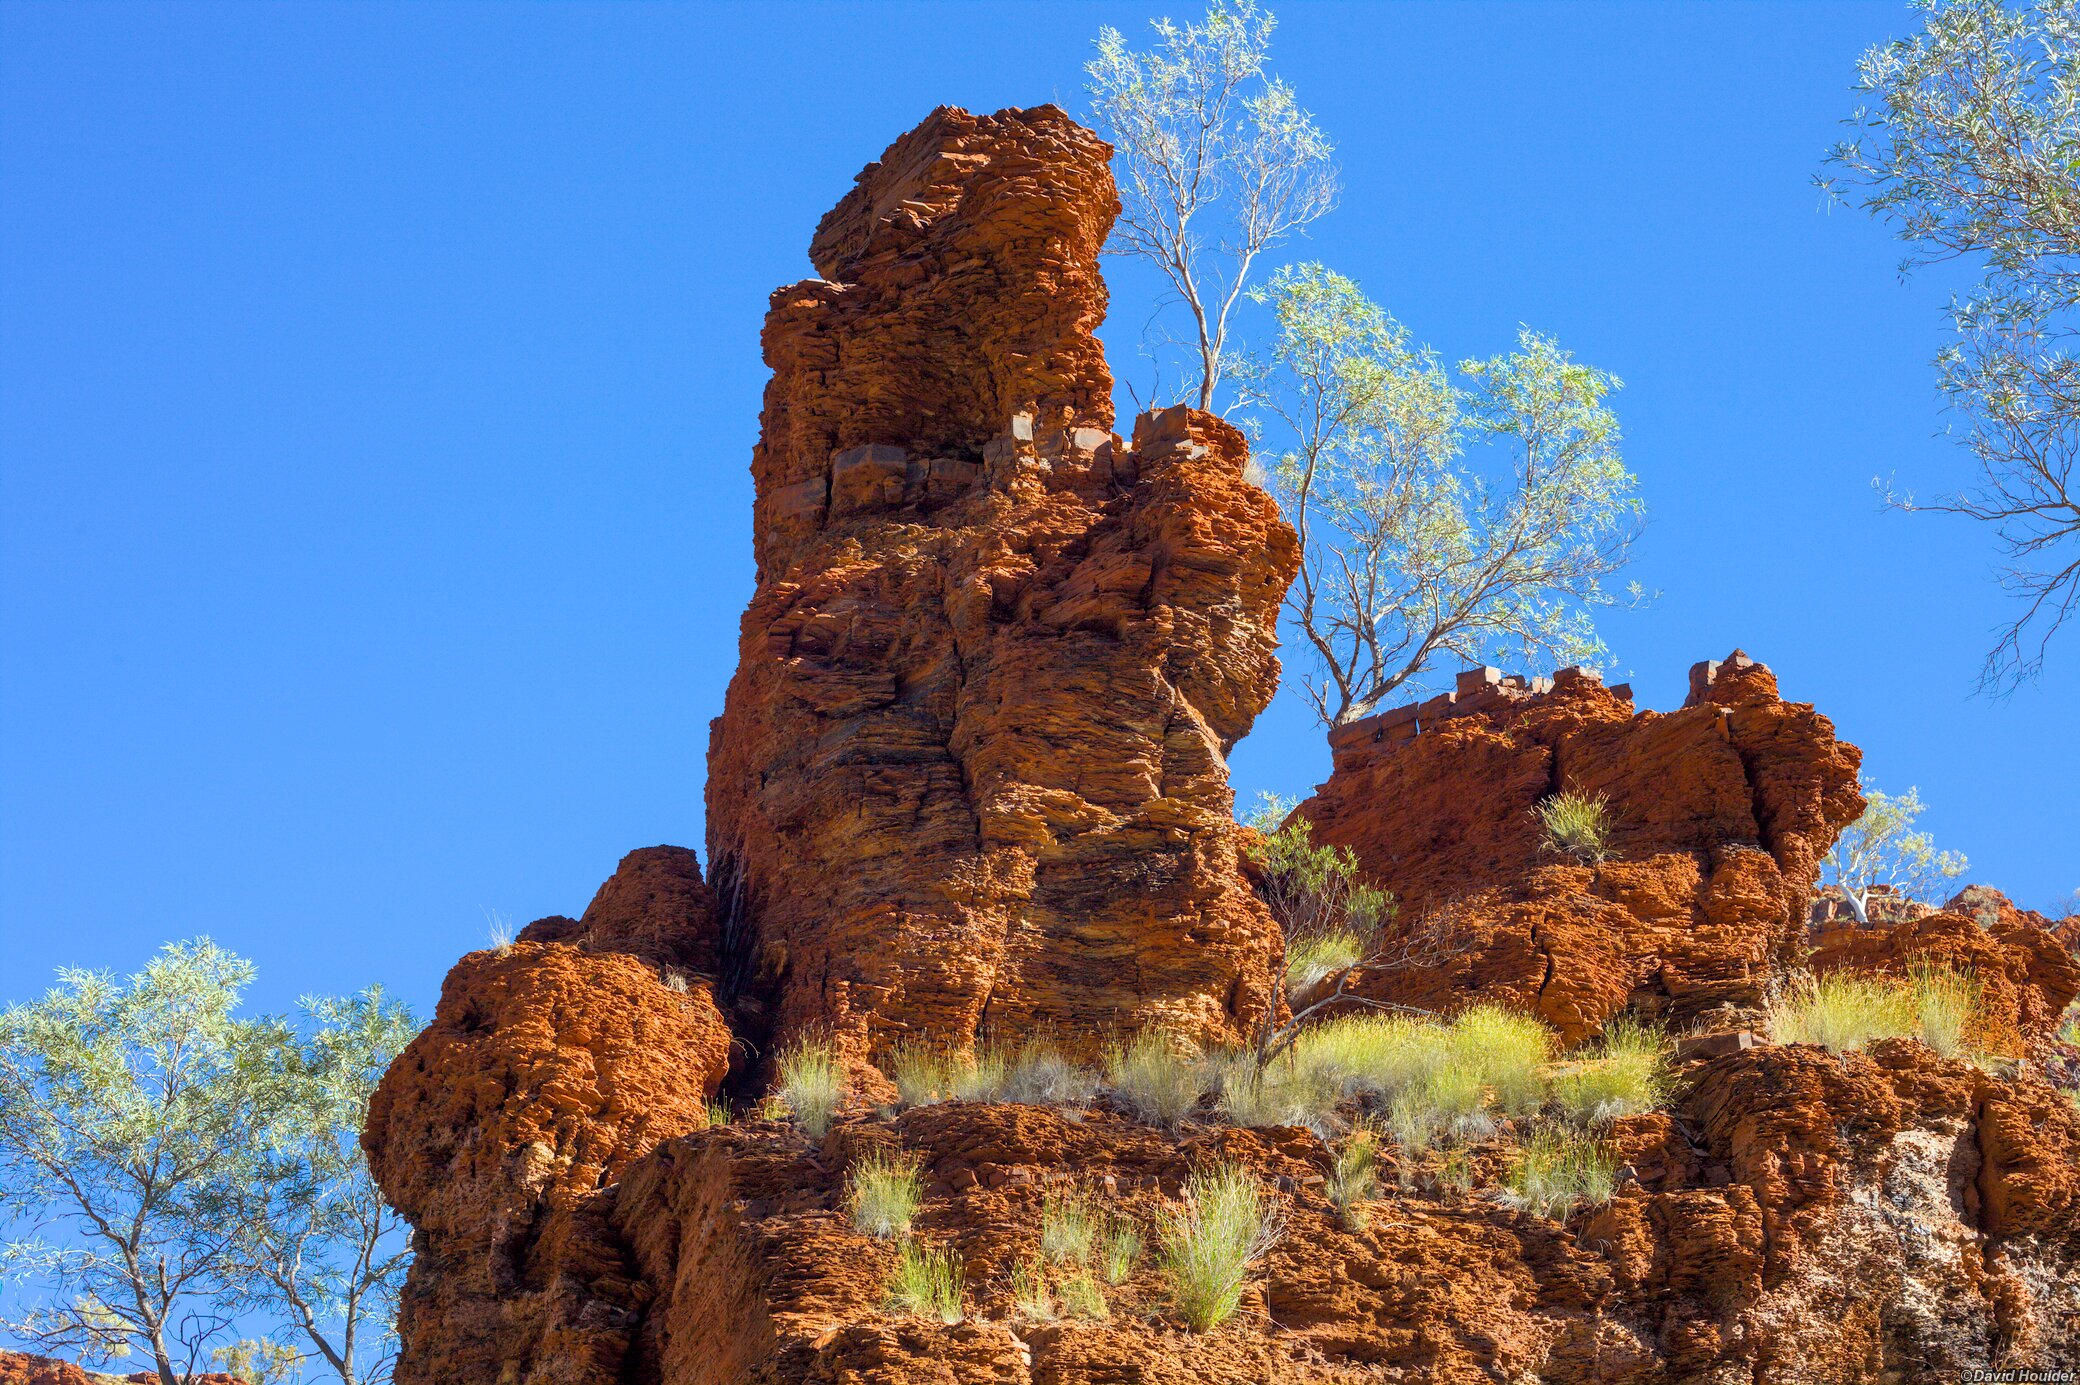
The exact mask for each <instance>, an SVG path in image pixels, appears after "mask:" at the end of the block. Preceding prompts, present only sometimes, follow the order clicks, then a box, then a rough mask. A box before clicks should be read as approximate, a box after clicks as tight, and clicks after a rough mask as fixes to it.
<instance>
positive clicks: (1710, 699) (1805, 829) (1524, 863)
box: [1298, 651, 1863, 1041]
mask: <svg viewBox="0 0 2080 1385" xmlns="http://www.w3.org/2000/svg"><path fill="white" fill-rule="evenodd" d="M1331 745H1332V747H1333V749H1334V751H1335V770H1334V773H1333V774H1332V775H1331V776H1330V778H1329V780H1328V782H1327V783H1325V784H1323V785H1322V786H1321V788H1320V789H1319V790H1317V792H1316V794H1315V796H1314V797H1313V798H1311V799H1309V800H1308V801H1307V802H1305V803H1303V804H1301V805H1300V808H1299V809H1298V811H1299V812H1300V813H1301V814H1303V815H1304V816H1306V817H1307V818H1308V819H1310V820H1311V821H1312V822H1313V823H1314V827H1315V833H1316V837H1317V839H1318V840H1321V841H1323V842H1327V843H1330V844H1333V845H1339V846H1347V847H1350V848H1351V849H1352V850H1353V851H1354V852H1356V854H1357V857H1358V861H1359V863H1360V865H1361V867H1362V868H1363V869H1364V871H1365V872H1366V873H1367V874H1368V875H1369V876H1370V877H1372V878H1373V879H1374V880H1375V881H1376V882H1377V883H1378V884H1380V885H1382V886H1383V887H1385V888H1387V889H1389V890H1391V891H1392V892H1393V894H1394V896H1395V898H1396V900H1397V901H1398V903H1399V908H1400V915H1399V918H1400V921H1401V923H1402V925H1403V926H1421V927H1445V928H1447V929H1448V931H1449V932H1450V934H1451V936H1453V937H1454V938H1456V939H1458V940H1459V941H1458V944H1457V946H1458V951H1457V952H1456V955H1454V956H1452V957H1451V958H1450V959H1448V960H1447V961H1446V962H1445V963H1444V964H1443V965H1441V966H1437V967H1434V968H1431V967H1425V968H1410V969H1404V970H1399V971H1392V972H1381V973H1376V974H1373V975H1370V976H1368V977H1367V978H1366V979H1365V981H1364V982H1363V983H1362V985H1360V986H1358V987H1354V989H1356V990H1358V991H1359V992H1360V993H1361V994H1365V995H1368V996H1371V997H1373V998H1376V999H1388V1000H1396V1001H1400V1002H1402V1003H1405V1004H1413V1005H1419V1006H1425V1007H1430V1008H1439V1009H1451V1008H1454V1007H1456V1006H1458V1005H1461V1004H1463V1003H1465V1002H1466V1001H1468V1000H1470V999H1472V998H1474V997H1478V998H1480V999H1483V1000H1495V1001H1501V1002H1503V1003H1505V1004H1515V1005H1519V1006H1522V1007H1524V1008H1527V1009H1530V1010H1533V1011H1534V1012H1536V1013H1537V1014H1539V1015H1540V1016H1542V1017H1543V1018H1545V1019H1546V1020H1547V1021H1548V1022H1549V1023H1551V1024H1552V1025H1553V1027H1554V1028H1555V1029H1557V1030H1559V1031H1560V1033H1561V1035H1562V1036H1563V1037H1564V1038H1566V1039H1567V1040H1569V1041H1573V1040H1577V1039H1580V1038H1583V1037H1585V1036H1588V1035H1591V1034H1593V1033H1595V1032H1596V1031H1597V1030H1598V1029H1599V1028H1600V1027H1601V1026H1602V1025H1603V1023H1604V1022H1605V1021H1606V1020H1608V1019H1610V1018H1611V1017H1612V1016H1613V1015H1615V1014H1616V1013H1617V1012H1618V1011H1619V1010H1621V1009H1624V1008H1626V1007H1627V1006H1632V1007H1636V1008H1638V1009H1639V1010H1641V1011H1643V1012H1645V1013H1646V1014H1648V1015H1650V1016H1652V1017H1655V1018H1659V1019H1662V1020H1665V1021H1666V1022H1668V1023H1670V1024H1672V1025H1675V1026H1679V1027H1682V1026H1688V1025H1691V1024H1693V1023H1696V1022H1699V1021H1701V1020H1704V1019H1706V1018H1707V1017H1710V1016H1714V1015H1717V1016H1724V1017H1726V1018H1727V1019H1728V1020H1732V1019H1735V1018H1740V1017H1743V1016H1747V1015H1751V1014H1752V1013H1753V1012H1754V1011H1755V1010H1757V1009H1759V1008H1760V1007H1761V1006H1762V1005H1763V1004H1764V1002H1765V1001H1766V999H1767V995H1768V992H1769V988H1770V986H1771V984H1772V982H1773V978H1775V977H1776V976H1777V974H1778V973H1779V972H1780V970H1781V969H1782V968H1784V967H1785V966H1787V965H1788V964H1789V963H1790V962H1791V960H1792V959H1793V958H1794V956H1795V955H1796V954H1797V953H1798V952H1799V951H1800V950H1801V948H1802V944H1803V942H1804V934H1805V919H1806V911H1807V901H1808V899H1809V898H1810V896H1811V895H1812V891H1813V882H1814V880H1815V878H1816V876H1817V875H1818V870H1819V862H1820V858H1821V857H1822V856H1823V855H1824V854H1825V853H1826V851H1827V849H1828V847H1829V846H1831V845H1832V844H1833V841H1834V838H1835V836H1836V835H1837V834H1838V833H1839V832H1840V831H1841V829H1842V828H1843V827H1844V826H1845V825H1846V824H1847V823H1849V822H1850V821H1852V820H1853V819H1854V818H1855V817H1856V815H1857V814H1858V813H1859V812H1861V811H1862V806H1863V800H1862V798H1861V796H1860V795H1859V794H1858V793H1857V792H1856V769H1857V765H1858V762H1859V760H1860V755H1859V753H1858V751H1857V750H1856V748H1855V747H1854V746H1851V745H1847V744H1845V743H1843V742H1841V741H1838V740H1836V739H1835V735H1834V727H1833V725H1832V723H1830V722H1829V721H1828V720H1827V718H1825V717H1823V716H1821V715H1819V714H1818V713H1816V712H1815V711H1814V710H1813V709H1812V708H1811V707H1810V706H1807V705H1803V704H1797V703H1788V702H1784V701H1781V700H1780V699H1779V698H1778V697H1777V690H1776V680H1775V679H1774V678H1773V677H1772V676H1771V675H1770V672H1769V670H1768V669H1767V668H1764V667H1763V666H1762V665H1760V664H1757V663H1755V662H1753V661H1752V660H1749V659H1747V658H1746V657H1745V656H1744V655H1741V654H1740V653H1738V651H1736V653H1735V654H1734V655H1733V657H1732V658H1731V659H1729V660H1728V661H1726V662H1725V663H1724V664H1709V665H1700V666H1699V667H1698V669H1697V670H1695V671H1694V673H1693V678H1692V693H1691V698H1690V701H1689V702H1688V703H1686V704H1685V706H1684V707H1683V709H1682V710H1680V711H1677V712H1670V713H1666V714H1664V713H1658V712H1635V710H1634V709H1633V706H1632V700H1631V692H1630V689H1626V688H1606V687H1604V686H1603V685H1602V684H1601V683H1599V682H1598V681H1597V680H1596V679H1595V678H1593V677H1591V676H1589V675H1587V674H1584V673H1580V672H1578V671H1575V670H1566V671H1563V672H1562V673H1560V674H1558V675H1556V677H1555V678H1554V679H1553V680H1552V683H1551V684H1550V686H1546V685H1544V684H1543V683H1542V684H1541V685H1540V686H1537V687H1533V686H1529V685H1526V684H1525V683H1524V681H1523V680H1521V679H1511V680H1503V679H1501V678H1500V677H1499V675H1496V674H1495V673H1494V672H1493V671H1492V670H1483V671H1476V672H1474V673H1471V674H1464V675H1461V678H1460V687H1459V690H1458V691H1457V692H1456V693H1452V694H1446V695H1445V696H1443V697H1440V698H1434V699H1432V700H1431V701H1430V702H1427V703H1424V704H1422V705H1421V706H1420V707H1418V708H1413V709H1401V710H1397V711H1395V712H1389V713H1384V714H1382V715H1380V716H1377V717H1373V718H1370V719H1368V720H1366V721H1361V722H1357V723H1353V724H1351V725H1349V726H1345V727H1339V728H1337V731H1336V733H1335V734H1334V735H1332V737H1331ZM1566 789H1572V790H1576V791H1579V792H1581V793H1584V794H1588V795H1591V796H1601V797H1603V798H1604V799H1606V800H1607V802H1608V806H1609V812H1610V818H1611V821H1612V824H1613V834H1612V854H1611V856H1610V858H1609V859H1607V860H1605V861H1603V862H1601V863H1600V864H1586V863H1583V862H1580V861H1577V860H1574V859H1573V858H1570V857H1568V856H1566V855H1563V854H1559V853H1556V852H1555V851H1553V850H1551V849H1550V848H1548V847H1547V846H1546V845H1545V844H1544V843H1543V835H1544V834H1543V830H1542V828H1541V827H1540V824H1539V821H1538V818H1537V816H1536V813H1535V809H1536V806H1537V804H1538V803H1539V801H1540V800H1541V799H1543V798H1545V797H1546V796H1548V795H1549V794H1552V793H1555V792H1558V791H1561V790H1566Z"/></svg>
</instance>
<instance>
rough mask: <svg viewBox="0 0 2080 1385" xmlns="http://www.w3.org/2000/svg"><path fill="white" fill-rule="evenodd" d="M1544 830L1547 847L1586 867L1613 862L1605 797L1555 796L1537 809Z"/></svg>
mask: <svg viewBox="0 0 2080 1385" xmlns="http://www.w3.org/2000/svg"><path fill="white" fill-rule="evenodd" d="M1533 811H1535V812H1536V813H1537V814H1538V821H1539V823H1540V825H1541V826H1543V827H1544V828H1545V846H1546V848H1547V849H1548V850H1551V851H1558V852H1562V853H1565V854H1566V855H1569V856H1572V857H1574V858H1575V859H1576V860H1578V861H1581V862H1583V863H1584V864H1587V865H1596V864H1598V863H1600V862H1603V861H1606V860H1609V859H1610V854H1611V812H1610V804H1609V803H1608V801H1607V800H1605V798H1604V796H1603V795H1602V794H1598V795H1596V797H1594V798H1590V797H1588V796H1587V795H1586V794H1580V793H1576V792H1574V791H1573V790H1572V789H1570V790H1568V791H1567V792H1565V793H1556V794H1554V795H1553V796H1552V797H1550V798H1546V799H1542V800H1540V802H1539V804H1538V807H1537V808H1536V809H1534V810H1533Z"/></svg>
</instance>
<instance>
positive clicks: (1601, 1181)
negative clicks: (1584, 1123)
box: [1502, 1131, 1617, 1221]
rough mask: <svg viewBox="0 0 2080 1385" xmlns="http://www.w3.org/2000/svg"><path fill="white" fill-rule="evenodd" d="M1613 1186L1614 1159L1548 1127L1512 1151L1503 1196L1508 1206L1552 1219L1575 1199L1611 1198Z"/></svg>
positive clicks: (1595, 1200) (1594, 1201)
mask: <svg viewBox="0 0 2080 1385" xmlns="http://www.w3.org/2000/svg"><path fill="white" fill-rule="evenodd" d="M1616 1187H1617V1161H1616V1160H1615V1159H1613V1158H1612V1157H1611V1154H1610V1152H1609V1151H1608V1150H1606V1149H1605V1148H1604V1147H1603V1146H1602V1144H1600V1143H1599V1142H1597V1141H1595V1140H1591V1139H1586V1138H1584V1137H1582V1136H1580V1135H1573V1134H1563V1133H1557V1132H1552V1131H1547V1132H1543V1133H1541V1134H1539V1135H1537V1136H1534V1137H1533V1138H1532V1139H1531V1140H1530V1141H1529V1142H1528V1143H1527V1144H1525V1145H1524V1147H1523V1148H1522V1149H1519V1150H1518V1151H1517V1153H1516V1157H1515V1158H1514V1159H1513V1160H1511V1162H1510V1166H1509V1173H1508V1174H1507V1176H1505V1178H1504V1179H1503V1195H1502V1196H1503V1201H1505V1202H1507V1203H1509V1204H1510V1205H1511V1206H1513V1207H1518V1208H1521V1209H1523V1210H1524V1211H1526V1212H1530V1213H1532V1214H1533V1215H1535V1216H1541V1217H1551V1218H1553V1219H1554V1220H1556V1221H1557V1220H1560V1219H1561V1218H1564V1217H1565V1216H1566V1215H1567V1214H1568V1212H1569V1211H1570V1210H1571V1209H1573V1208H1574V1207H1575V1206H1576V1205H1578V1204H1581V1203H1588V1204H1591V1205H1594V1204H1597V1203H1603V1202H1608V1201H1610V1197H1611V1193H1612V1191H1613V1190H1614V1189H1615V1188H1616Z"/></svg>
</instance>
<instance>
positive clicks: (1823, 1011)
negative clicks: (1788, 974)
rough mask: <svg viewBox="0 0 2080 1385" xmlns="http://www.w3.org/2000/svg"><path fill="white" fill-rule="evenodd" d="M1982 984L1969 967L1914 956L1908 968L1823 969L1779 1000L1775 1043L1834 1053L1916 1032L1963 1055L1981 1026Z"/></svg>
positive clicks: (1941, 1049) (1949, 1053)
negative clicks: (1901, 971) (1894, 971)
mask: <svg viewBox="0 0 2080 1385" xmlns="http://www.w3.org/2000/svg"><path fill="white" fill-rule="evenodd" d="M1984 1004H1985V990H1984V986H1983V984H1982V983H1981V982H1980V980H1979V978H1978V977H1977V976H1976V975H1974V974H1973V973H1972V972H1971V971H1969V970H1963V971H1959V970H1955V969H1952V968H1949V967H1943V966H1938V965H1935V964H1932V963H1929V962H1926V961H1923V962H1916V963H1915V964H1913V965H1912V966H1910V967H1909V968H1908V972H1907V975H1906V976H1904V977H1902V976H1893V975H1888V974H1885V973H1879V972H1839V971H1837V972H1828V973H1826V974H1825V975H1822V976H1817V977H1813V978H1811V979H1810V980H1808V981H1807V982H1806V983H1805V984H1803V985H1801V986H1799V987H1798V988H1797V989H1795V990H1794V991H1793V992H1792V993H1791V994H1790V995H1789V996H1788V997H1787V998H1786V1000H1785V1002H1784V1003H1783V1004H1782V1005H1781V1006H1779V1007H1778V1010H1777V1014H1776V1016H1775V1023H1774V1028H1775V1030H1776V1035H1777V1038H1778V1040H1779V1041H1780V1042H1782V1043H1794V1044H1819V1045H1820V1046H1821V1047H1823V1048H1826V1049H1829V1050H1831V1051H1833V1052H1836V1053H1846V1052H1848V1051H1850V1050H1851V1049H1857V1048H1861V1047H1863V1046H1864V1045H1865V1044H1867V1043H1870V1042H1871V1041H1872V1040H1874V1039H1892V1038H1912V1039H1919V1040H1921V1042H1923V1043H1925V1044H1927V1045H1928V1046H1929V1047H1930V1048H1932V1049H1934V1050H1935V1051H1936V1052H1937V1053H1939V1054H1941V1055H1943V1056H1944V1057H1945V1058H1963V1057H1969V1056H1971V1055H1972V1053H1973V1051H1974V1043H1975V1040H1977V1039H1978V1038H1979V1037H1980V1036H1981V1035H1982V1034H1983V1032H1984V1030H1985V1027H1986V1021H1985V1014H1984Z"/></svg>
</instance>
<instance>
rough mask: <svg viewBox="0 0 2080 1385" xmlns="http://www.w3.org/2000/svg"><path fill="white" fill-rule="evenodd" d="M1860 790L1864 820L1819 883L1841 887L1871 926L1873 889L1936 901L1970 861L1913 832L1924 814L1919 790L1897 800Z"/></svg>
mask: <svg viewBox="0 0 2080 1385" xmlns="http://www.w3.org/2000/svg"><path fill="white" fill-rule="evenodd" d="M1862 788H1863V796H1864V802H1865V804H1866V805H1867V806H1866V807H1865V808H1864V810H1863V816H1861V817H1859V818H1857V819H1856V821H1854V822H1852V823H1850V824H1849V826H1848V828H1847V830H1845V831H1844V832H1843V833H1842V835H1841V836H1840V837H1839V838H1837V839H1836V841H1835V844H1834V849H1833V850H1831V851H1829V852H1828V853H1827V856H1826V858H1825V859H1823V860H1822V861H1821V863H1820V881H1821V883H1822V884H1824V885H1834V886H1838V887H1839V888H1840V889H1841V892H1842V895H1843V897H1844V898H1845V899H1847V900H1848V901H1849V909H1850V911H1851V912H1852V913H1854V914H1855V915H1856V922H1857V923H1858V924H1859V925H1863V926H1868V925H1869V923H1870V912H1869V906H1870V900H1871V895H1872V893H1873V892H1874V891H1876V890H1879V889H1881V888H1882V889H1884V890H1887V891H1890V892H1891V893H1892V894H1894V895H1897V896H1899V897H1900V898H1903V899H1911V900H1917V901H1919V902H1921V903H1924V904H1928V903H1933V902H1934V901H1935V900H1936V898H1937V897H1938V896H1939V895H1940V894H1941V893H1942V889H1943V884H1944V882H1945V881H1949V880H1954V879H1956V878H1957V877H1958V876H1960V875H1962V874H1964V872H1965V870H1966V868H1967V864H1968V863H1967V862H1966V860H1965V858H1964V857H1963V856H1962V855H1961V854H1959V853H1958V852H1955V851H1939V850H1937V849H1936V844H1935V839H1934V838H1933V837H1931V836H1930V835H1929V834H1928V833H1926V832H1922V831H1917V830H1916V829H1915V827H1914V824H1915V822H1916V821H1918V820H1919V819H1920V817H1921V814H1922V812H1923V811H1924V810H1923V807H1922V803H1921V794H1920V792H1919V791H1918V790H1916V789H1913V788H1909V789H1908V790H1907V791H1906V792H1905V793H1903V794H1900V795H1898V796H1896V797H1895V796H1894V795H1892V794H1888V793H1884V792H1882V791H1881V790H1878V789H1874V788H1872V787H1871V786H1870V785H1868V784H1865V785H1863V786H1862Z"/></svg>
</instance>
